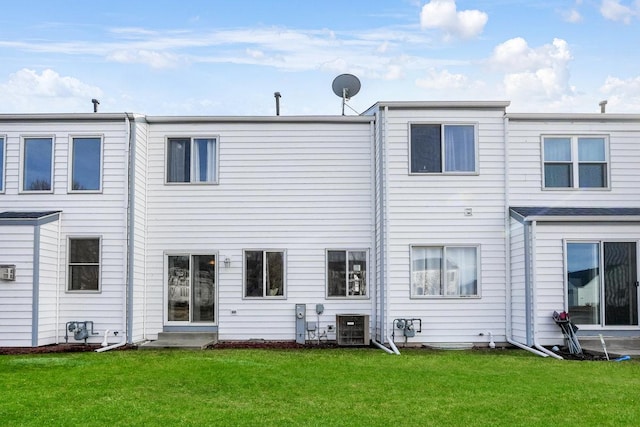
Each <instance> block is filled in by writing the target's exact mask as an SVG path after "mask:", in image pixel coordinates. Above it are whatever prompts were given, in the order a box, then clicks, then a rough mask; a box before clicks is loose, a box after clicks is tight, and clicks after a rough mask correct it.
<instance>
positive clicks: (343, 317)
mask: <svg viewBox="0 0 640 427" xmlns="http://www.w3.org/2000/svg"><path fill="white" fill-rule="evenodd" d="M336 340H337V341H338V345H342V346H351V345H369V341H370V338H369V315H368V314H336Z"/></svg>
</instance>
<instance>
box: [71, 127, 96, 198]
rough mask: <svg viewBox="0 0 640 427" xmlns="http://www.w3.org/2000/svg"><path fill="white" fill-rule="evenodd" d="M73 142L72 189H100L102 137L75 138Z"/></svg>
mask: <svg viewBox="0 0 640 427" xmlns="http://www.w3.org/2000/svg"><path fill="white" fill-rule="evenodd" d="M71 144H72V149H71V153H72V154H71V191H94V192H95V191H100V189H101V185H100V184H101V183H100V181H101V175H102V173H101V171H102V168H101V165H102V140H101V138H73V139H72V142H71Z"/></svg>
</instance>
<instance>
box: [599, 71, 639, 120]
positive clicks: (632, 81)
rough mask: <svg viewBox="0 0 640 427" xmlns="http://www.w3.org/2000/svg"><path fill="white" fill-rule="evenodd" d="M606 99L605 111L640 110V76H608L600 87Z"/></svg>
mask: <svg viewBox="0 0 640 427" xmlns="http://www.w3.org/2000/svg"><path fill="white" fill-rule="evenodd" d="M600 92H601V93H602V94H603V96H604V97H605V98H606V99H607V101H608V104H607V111H608V112H614V111H616V110H617V111H618V112H620V113H624V112H629V111H640V76H637V77H631V78H628V79H621V78H618V77H612V76H609V77H607V79H606V80H605V82H604V84H603V85H602V86H601V87H600Z"/></svg>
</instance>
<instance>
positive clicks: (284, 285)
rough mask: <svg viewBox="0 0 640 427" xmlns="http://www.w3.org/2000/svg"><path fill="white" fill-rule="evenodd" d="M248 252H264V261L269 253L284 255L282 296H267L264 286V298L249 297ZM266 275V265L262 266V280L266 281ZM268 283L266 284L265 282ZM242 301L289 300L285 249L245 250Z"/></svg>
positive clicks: (243, 254)
mask: <svg viewBox="0 0 640 427" xmlns="http://www.w3.org/2000/svg"><path fill="white" fill-rule="evenodd" d="M247 252H262V256H263V261H264V259H265V255H266V254H267V253H281V254H282V295H266V293H267V287H266V286H263V289H262V296H258V297H252V296H247V282H246V281H247V263H246V253H247ZM265 274H266V263H264V264H263V266H262V278H263V280H264V278H265ZM263 283H266V282H263ZM242 299H245V300H286V299H287V251H286V250H285V249H278V248H270V249H260V248H256V249H243V250H242Z"/></svg>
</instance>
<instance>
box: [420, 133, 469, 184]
mask: <svg viewBox="0 0 640 427" xmlns="http://www.w3.org/2000/svg"><path fill="white" fill-rule="evenodd" d="M410 140H411V150H410V151H411V153H410V157H411V159H410V163H411V173H418V174H420V173H442V172H445V173H465V172H475V171H476V139H475V126H474V125H442V124H412V125H411V137H410ZM443 141H444V143H443Z"/></svg>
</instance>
